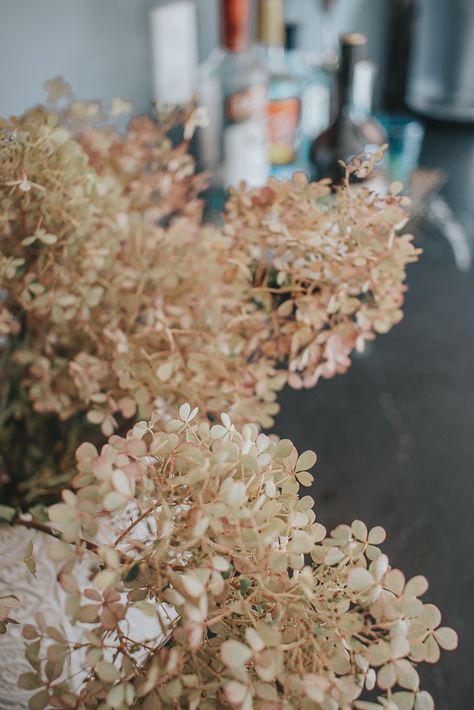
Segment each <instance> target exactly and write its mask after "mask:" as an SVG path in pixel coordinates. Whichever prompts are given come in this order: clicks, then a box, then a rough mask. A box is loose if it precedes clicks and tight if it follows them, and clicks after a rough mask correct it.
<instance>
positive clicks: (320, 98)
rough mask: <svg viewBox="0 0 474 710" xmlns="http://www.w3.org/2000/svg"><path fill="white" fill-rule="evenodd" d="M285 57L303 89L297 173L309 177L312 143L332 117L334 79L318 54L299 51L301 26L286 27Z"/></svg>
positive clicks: (288, 25) (291, 23) (289, 23)
mask: <svg viewBox="0 0 474 710" xmlns="http://www.w3.org/2000/svg"><path fill="white" fill-rule="evenodd" d="M285 57H286V64H287V68H288V72H289V73H290V74H291V76H294V77H295V78H296V79H297V81H298V82H299V85H300V95H301V103H302V106H301V138H300V149H299V159H298V170H302V171H303V172H305V173H307V174H308V175H309V174H310V172H311V164H310V160H309V154H310V147H311V142H312V140H313V139H314V137H315V136H317V135H319V133H321V131H323V130H324V129H325V128H327V127H328V125H329V121H330V115H331V95H332V75H331V73H330V72H328V71H327V70H326V69H325V68H324V67H323V66H322V65H321V54H320V53H319V52H309V53H308V52H303V51H302V49H301V48H300V26H299V25H298V24H297V23H295V22H288V23H287V24H286V25H285Z"/></svg>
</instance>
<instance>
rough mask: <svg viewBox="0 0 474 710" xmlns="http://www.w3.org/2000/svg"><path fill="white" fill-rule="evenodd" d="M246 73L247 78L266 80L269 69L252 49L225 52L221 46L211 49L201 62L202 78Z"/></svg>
mask: <svg viewBox="0 0 474 710" xmlns="http://www.w3.org/2000/svg"><path fill="white" fill-rule="evenodd" d="M246 74H247V75H248V77H249V79H253V80H254V81H256V80H260V81H262V82H266V81H267V80H268V77H269V71H268V69H267V67H266V66H265V64H264V63H263V62H262V61H261V60H260V58H259V57H258V55H257V54H256V52H255V51H254V50H253V49H250V50H248V51H247V52H226V51H225V50H224V49H222V48H221V47H219V48H217V49H215V50H213V52H211V54H210V55H209V57H208V58H207V59H206V60H205V61H204V62H203V63H202V64H201V67H200V76H201V78H202V79H206V78H212V77H217V76H220V77H229V78H231V77H232V76H239V77H241V76H244V75H246Z"/></svg>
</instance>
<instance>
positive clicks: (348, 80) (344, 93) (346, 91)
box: [337, 44, 355, 115]
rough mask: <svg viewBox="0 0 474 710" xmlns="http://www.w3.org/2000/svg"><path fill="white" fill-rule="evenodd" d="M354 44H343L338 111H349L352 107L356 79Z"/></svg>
mask: <svg viewBox="0 0 474 710" xmlns="http://www.w3.org/2000/svg"><path fill="white" fill-rule="evenodd" d="M354 49H355V48H354V47H353V46H352V45H344V44H343V45H342V46H341V57H340V66H339V72H338V77H337V92H338V99H337V103H338V106H337V113H338V115H340V114H342V113H347V112H348V111H349V110H350V108H351V99H352V84H353V80H354V64H355V51H354Z"/></svg>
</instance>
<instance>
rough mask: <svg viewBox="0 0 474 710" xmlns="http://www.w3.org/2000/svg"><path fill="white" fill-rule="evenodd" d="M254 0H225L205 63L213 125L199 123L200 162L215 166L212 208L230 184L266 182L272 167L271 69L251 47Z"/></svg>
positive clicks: (203, 82) (203, 88)
mask: <svg viewBox="0 0 474 710" xmlns="http://www.w3.org/2000/svg"><path fill="white" fill-rule="evenodd" d="M249 19H250V0H221V38H220V47H219V48H218V49H216V50H215V51H214V52H212V54H211V55H210V57H209V58H208V59H207V60H206V61H205V62H204V64H203V65H202V66H201V67H200V71H199V78H198V84H199V96H200V102H201V104H202V105H203V106H205V107H206V109H207V112H208V117H209V126H207V127H206V128H201V129H199V167H200V168H201V169H203V170H206V171H208V172H209V175H210V182H211V185H210V189H209V194H208V195H207V198H208V203H209V205H210V210H211V211H213V210H219V209H221V208H222V206H223V203H224V202H225V196H226V189H227V188H228V187H229V186H231V185H237V184H238V182H239V181H240V180H245V181H246V182H247V183H248V184H249V185H251V186H259V185H262V184H263V183H264V182H265V181H266V179H267V177H268V175H269V172H270V164H269V160H268V148H267V129H266V108H267V88H268V71H267V69H266V67H265V65H264V64H263V63H262V62H261V61H260V59H259V58H258V56H257V54H256V52H255V51H254V49H253V48H252V47H251V43H250V33H249Z"/></svg>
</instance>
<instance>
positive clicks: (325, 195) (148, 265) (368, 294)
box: [0, 83, 418, 506]
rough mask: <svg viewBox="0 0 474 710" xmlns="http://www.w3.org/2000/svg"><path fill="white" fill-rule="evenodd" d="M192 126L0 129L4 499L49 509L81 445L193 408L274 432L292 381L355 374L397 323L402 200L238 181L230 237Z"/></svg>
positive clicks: (15, 121)
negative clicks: (199, 165) (281, 397)
mask: <svg viewBox="0 0 474 710" xmlns="http://www.w3.org/2000/svg"><path fill="white" fill-rule="evenodd" d="M49 90H50V92H53V95H54V96H53V97H54V98H58V96H60V95H61V94H62V93H64V92H67V91H68V89H67V85H63V84H60V85H58V84H57V83H56V84H54V83H53V84H52V85H51V86H49ZM118 108H119V109H120V108H122V107H121V106H119V107H118ZM195 113H196V110H193V108H192V107H187V108H185V109H181V110H179V111H176V112H174V113H173V112H172V113H171V114H168V115H166V116H164V117H162V119H161V121H160V122H153V121H152V120H151V119H150V118H146V117H145V118H137V119H134V120H132V122H131V124H130V126H129V128H128V130H127V132H126V133H125V134H122V133H119V132H117V131H116V130H113V129H112V128H107V127H97V126H96V127H95V128H90V127H87V125H84V122H86V121H89V120H90V119H91V116H92V117H95V118H97V114H100V112H99V107H98V105H96V104H87V103H84V102H77V101H72V103H70V104H69V105H68V106H67V108H65V109H63V110H62V111H59V112H58V111H57V110H56V111H55V112H52V111H51V110H46V109H44V108H41V107H40V108H36V109H33V110H32V111H29V112H28V113H26V114H25V115H23V116H21V117H19V118H11V119H8V120H3V121H1V122H0V152H1V161H0V203H1V211H2V221H1V224H0V293H1V294H2V295H1V302H0V333H1V335H2V337H3V340H2V343H1V345H0V355H1V358H2V367H1V369H0V393H1V397H2V408H1V414H0V423H1V434H0V452H1V456H0V486H2V493H3V494H4V498H6V499H8V500H10V501H11V502H13V503H14V504H15V505H22V506H24V503H25V501H26V502H27V503H30V504H31V503H33V502H34V501H35V500H43V499H49V500H51V499H52V498H54V496H55V495H57V491H58V490H59V489H60V487H61V486H62V485H64V484H65V483H67V481H68V480H70V475H71V472H72V467H73V453H74V451H75V449H76V447H77V445H78V444H80V443H81V442H82V441H84V440H86V439H88V438H93V439H94V440H95V441H96V442H97V443H98V444H100V443H101V442H102V441H103V440H104V438H105V437H107V436H110V435H111V434H112V433H113V432H114V431H117V432H125V431H126V430H127V428H128V426H129V425H130V422H131V421H132V422H133V420H136V419H137V418H149V417H150V416H151V414H152V412H153V411H155V410H156V409H158V410H160V411H161V412H162V413H163V414H164V415H166V413H167V412H168V413H169V411H171V409H172V408H173V407H175V406H177V404H179V402H182V401H190V402H192V403H193V405H197V406H199V407H200V410H201V411H202V412H205V413H206V414H207V415H208V416H209V417H211V418H212V417H215V416H216V415H217V414H218V413H219V412H220V411H227V412H229V413H230V414H231V416H232V418H233V421H235V422H238V423H242V422H245V421H250V420H252V421H255V422H257V423H258V424H260V425H261V426H263V427H269V426H271V425H272V423H273V416H274V415H275V414H276V412H277V411H278V404H277V401H276V399H277V392H278V390H279V389H281V387H282V386H283V385H284V384H285V382H288V383H289V384H290V385H291V386H293V387H302V386H305V387H310V386H313V385H314V384H316V382H317V381H318V379H319V378H320V377H331V376H332V375H334V374H335V373H338V372H344V371H345V370H346V369H347V368H348V367H349V365H350V359H349V355H350V353H351V351H352V350H353V349H354V347H357V348H359V349H361V348H363V346H364V343H365V341H366V340H370V339H372V338H373V337H374V335H375V334H376V333H384V332H386V331H388V330H389V329H390V328H391V326H392V325H393V324H395V323H397V322H398V321H399V320H400V319H401V318H402V311H401V306H402V302H403V294H404V290H405V286H404V283H403V282H404V278H405V268H406V265H407V264H408V263H409V262H411V261H414V260H416V258H417V253H418V252H417V250H416V249H415V247H414V246H413V245H412V242H411V237H410V236H409V235H405V236H398V235H397V229H398V228H399V227H401V226H402V225H403V224H404V222H405V220H406V215H405V212H404V209H403V201H404V199H406V198H402V197H399V196H396V195H390V196H388V197H386V198H379V197H377V196H376V195H375V194H374V193H372V192H370V191H369V190H368V189H367V188H362V189H361V190H359V191H357V192H353V191H352V190H349V189H348V188H347V186H346V187H343V188H342V189H341V190H339V191H337V192H336V193H331V191H330V187H329V185H328V184H327V181H322V182H320V183H314V184H308V183H307V181H306V179H305V178H304V176H303V175H297V176H296V177H295V178H294V180H293V181H292V182H278V181H276V180H274V181H270V182H269V184H268V185H267V186H266V187H264V188H262V189H259V190H249V189H248V188H246V187H245V186H240V187H239V188H237V189H235V190H234V191H233V192H232V194H231V197H230V200H229V203H228V205H227V210H226V213H225V217H224V224H223V225H221V226H219V227H216V226H212V225H206V224H203V223H202V220H201V217H202V203H201V201H200V199H199V192H200V191H201V190H202V188H203V186H204V178H203V177H202V176H200V175H196V174H195V173H194V164H193V161H192V158H191V157H190V155H189V153H188V145H189V135H190V130H189V126H191V128H192V127H193V125H194V124H195V123H196V121H197V119H196V117H195ZM81 121H82V123H81ZM173 124H178V128H179V124H181V125H182V124H184V126H185V128H184V132H183V137H182V139H181V140H178V141H177V143H176V144H173V142H172V141H171V140H170V139H169V138H168V129H169V128H170V126H172V125H173ZM78 131H79V133H77V134H76V132H78ZM99 428H100V429H99ZM19 440H22V442H23V445H22V447H18V441H19Z"/></svg>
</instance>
